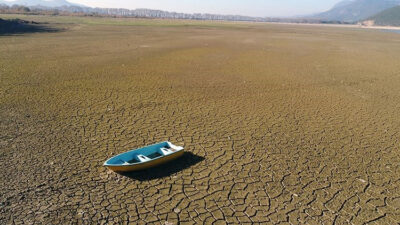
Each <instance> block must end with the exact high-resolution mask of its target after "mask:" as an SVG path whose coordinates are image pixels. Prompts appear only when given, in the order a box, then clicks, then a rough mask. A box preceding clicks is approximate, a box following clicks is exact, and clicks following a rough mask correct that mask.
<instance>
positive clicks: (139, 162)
mask: <svg viewBox="0 0 400 225" xmlns="http://www.w3.org/2000/svg"><path fill="white" fill-rule="evenodd" d="M183 153H184V149H183V147H180V146H176V145H173V144H172V143H171V142H168V141H166V142H162V143H158V144H154V145H149V146H146V147H143V148H139V149H135V150H131V151H128V152H125V153H122V154H119V155H116V156H114V157H112V158H110V159H108V160H107V161H106V162H105V163H104V166H106V167H108V168H109V169H111V170H113V171H115V172H130V171H138V170H145V169H149V168H152V167H155V166H158V165H161V164H163V163H166V162H169V161H171V160H174V159H176V158H178V157H180V156H182V155H183Z"/></svg>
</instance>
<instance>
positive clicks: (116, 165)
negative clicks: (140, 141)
mask: <svg viewBox="0 0 400 225" xmlns="http://www.w3.org/2000/svg"><path fill="white" fill-rule="evenodd" d="M164 143H167V144H168V145H169V146H170V147H172V148H175V147H176V148H177V149H180V150H176V151H175V152H173V153H171V154H169V155H163V156H159V157H156V158H153V159H150V160H148V161H146V162H137V163H129V164H108V163H107V162H108V161H110V160H111V159H114V158H118V156H121V155H124V154H127V153H130V152H134V151H137V150H141V149H144V148H148V147H152V146H156V145H160V144H164ZM181 151H184V148H183V147H182V146H177V145H174V144H172V143H171V142H169V141H164V142H159V143H156V144H152V145H148V146H144V147H141V148H137V149H133V150H130V151H127V152H123V153H120V154H118V155H116V156H113V157H111V158H109V159H107V160H106V161H105V162H104V164H103V166H107V167H130V166H135V165H142V164H146V163H149V162H152V161H154V160H157V159H160V158H164V157H167V156H171V155H175V154H177V153H179V152H181Z"/></svg>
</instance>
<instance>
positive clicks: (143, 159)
mask: <svg viewBox="0 0 400 225" xmlns="http://www.w3.org/2000/svg"><path fill="white" fill-rule="evenodd" d="M136 157H137V158H138V159H139V161H140V162H147V161H150V160H151V159H150V158H149V157H147V156H144V155H137V156H136Z"/></svg>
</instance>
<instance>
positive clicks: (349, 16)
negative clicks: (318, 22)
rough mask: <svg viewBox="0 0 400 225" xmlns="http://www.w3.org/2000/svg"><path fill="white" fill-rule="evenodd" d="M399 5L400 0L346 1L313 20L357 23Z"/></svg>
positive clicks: (317, 15) (314, 16)
mask: <svg viewBox="0 0 400 225" xmlns="http://www.w3.org/2000/svg"><path fill="white" fill-rule="evenodd" d="M398 5H400V0H345V1H342V2H339V3H337V4H336V5H335V6H334V7H333V8H332V9H330V10H328V11H326V12H322V13H319V14H316V15H313V16H312V17H311V18H314V19H322V20H330V21H344V22H357V21H360V20H364V19H366V18H369V17H371V16H373V15H375V14H377V13H379V12H382V11H384V10H386V9H389V8H392V7H395V6H398Z"/></svg>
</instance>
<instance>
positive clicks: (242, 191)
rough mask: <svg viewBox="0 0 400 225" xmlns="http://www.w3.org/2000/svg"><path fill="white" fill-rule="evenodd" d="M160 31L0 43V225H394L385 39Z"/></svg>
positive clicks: (395, 43) (80, 32)
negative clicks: (148, 159) (180, 152)
mask: <svg viewBox="0 0 400 225" xmlns="http://www.w3.org/2000/svg"><path fill="white" fill-rule="evenodd" d="M110 20H111V19H110ZM173 23H174V22H173V21H172V22H169V23H168V26H161V25H159V24H157V26H153V25H148V26H129V25H127V26H115V25H114V26H111V25H100V24H98V25H86V26H85V29H75V30H74V29H71V30H70V31H66V32H61V33H40V34H29V35H24V36H17V37H16V36H7V37H1V38H0V84H1V85H0V129H1V130H2V133H1V135H0V171H1V173H0V179H1V180H0V182H1V188H0V223H2V224H4V223H5V224H13V223H15V224H22V223H27V224H32V223H43V224H57V223H59V224H70V223H74V224H75V223H83V224H93V223H102V224H105V223H107V224H113V223H117V224H119V223H127V222H130V223H132V224H145V223H156V224H178V223H180V224H194V223H199V224H211V223H215V224H225V223H231V224H239V223H241V224H246V223H263V224H264V223H269V224H277V223H279V222H281V223H291V224H322V223H324V224H333V223H336V224H363V223H375V224H396V223H399V222H400V191H399V186H400V163H399V162H400V152H399V140H400V139H399V138H400V133H399V132H400V117H399V115H400V61H399V60H398V59H399V58H400V36H399V35H397V34H391V33H383V32H382V33H380V32H376V31H368V30H351V29H345V28H333V27H306V26H293V25H273V24H245V23H240V24H232V25H229V26H226V25H224V26H222V25H221V24H219V23H215V24H213V23H210V24H203V25H198V24H197V25H190V24H189V25H186V26H181V24H180V22H179V24H178V25H176V26H171V24H173ZM177 23H178V22H177ZM141 46H142V47H141ZM143 46H146V47H143ZM167 139H169V140H171V141H172V142H173V143H175V144H177V145H183V146H184V147H185V149H186V150H187V151H188V152H190V153H191V155H188V156H185V157H184V158H182V160H183V161H182V160H181V161H177V162H174V163H172V164H168V165H166V166H164V167H162V168H158V169H156V170H153V171H148V172H142V173H139V174H130V175H128V176H122V175H119V174H115V173H113V172H111V171H109V170H107V169H106V168H104V167H103V166H102V163H103V162H104V161H105V160H106V159H107V158H109V157H110V156H112V155H115V154H117V153H121V152H124V151H126V150H129V149H133V148H137V147H141V146H144V145H147V144H152V143H155V142H159V141H164V140H167Z"/></svg>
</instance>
